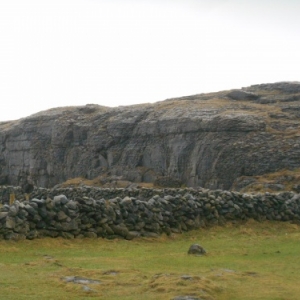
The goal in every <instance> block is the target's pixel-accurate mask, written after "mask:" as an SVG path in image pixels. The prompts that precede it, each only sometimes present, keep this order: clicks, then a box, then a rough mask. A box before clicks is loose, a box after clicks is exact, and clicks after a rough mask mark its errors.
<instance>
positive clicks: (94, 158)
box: [0, 82, 300, 189]
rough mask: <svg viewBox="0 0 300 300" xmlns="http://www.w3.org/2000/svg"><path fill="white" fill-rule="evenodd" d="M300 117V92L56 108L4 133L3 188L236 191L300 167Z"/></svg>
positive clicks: (292, 85) (293, 87) (266, 87)
mask: <svg viewBox="0 0 300 300" xmlns="http://www.w3.org/2000/svg"><path fill="white" fill-rule="evenodd" d="M299 117H300V83H299V82H282V83H275V84H261V85H255V86H250V87H247V88H242V89H241V90H231V91H222V92H217V93H210V94H200V95H194V96H189V97H182V98H176V99H169V100H165V101H162V102H157V103H155V104H143V105H134V106H124V107H118V108H109V107H103V106H98V105H92V104H91V105H86V106H81V107H64V108H54V109H50V110H47V111H43V112H40V113H37V114H35V115H31V116H29V117H27V118H24V119H20V120H17V121H11V122H2V123H0V162H1V164H0V184H12V185H18V184H19V182H20V180H21V178H20V177H21V174H24V172H30V173H31V175H32V177H33V178H34V180H35V182H36V184H37V185H38V186H41V187H52V186H54V185H56V184H58V183H61V182H63V181H65V180H67V179H68V178H74V177H84V178H90V179H91V178H95V177H97V176H99V175H101V174H104V173H105V174H110V175H117V176H122V178H124V179H126V180H129V181H134V182H153V181H154V180H155V179H156V178H157V177H160V176H165V177H167V178H173V179H176V180H178V181H180V182H182V183H183V184H185V185H187V186H202V187H207V188H213V189H216V188H221V189H231V188H232V186H233V184H234V183H235V182H236V181H239V182H240V181H241V178H244V177H245V176H255V175H262V174H265V173H271V172H275V171H279V170H282V169H288V170H293V169H295V168H299V167H300V131H299V128H300V122H299Z"/></svg>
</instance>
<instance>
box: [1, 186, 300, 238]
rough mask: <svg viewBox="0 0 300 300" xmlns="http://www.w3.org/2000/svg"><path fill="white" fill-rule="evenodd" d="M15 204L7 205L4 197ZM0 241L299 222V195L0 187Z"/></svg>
mask: <svg viewBox="0 0 300 300" xmlns="http://www.w3.org/2000/svg"><path fill="white" fill-rule="evenodd" d="M12 191H14V192H15V195H16V199H18V200H16V201H15V202H14V203H13V204H12V205H8V204H6V203H5V202H7V196H8V195H9V194H10V193H11V192H12ZM0 195H2V201H4V205H3V206H2V208H1V209H0V238H2V239H13V240H20V239H34V238H39V237H45V236H49V237H58V236H61V237H63V238H69V239H70V238H80V237H89V238H97V237H103V238H116V237H122V238H125V239H129V240H130V239H133V238H135V237H137V236H151V237H157V236H159V235H160V234H162V233H166V234H171V233H172V232H174V233H180V232H182V231H187V230H192V229H197V228H200V227H205V226H210V225H217V224H218V225H222V224H224V223H225V222H227V221H233V220H247V219H249V218H253V219H256V220H259V221H263V220H277V221H294V222H299V220H300V194H295V193H293V192H284V193H279V194H270V193H265V194H256V195H252V194H251V195H250V194H241V193H238V192H229V191H222V190H207V189H190V188H189V189H101V188H93V187H80V188H65V189H51V190H48V189H35V190H34V191H33V193H32V194H31V198H30V200H29V201H26V200H24V198H23V197H24V196H23V195H22V193H21V189H20V188H19V187H6V186H2V187H0Z"/></svg>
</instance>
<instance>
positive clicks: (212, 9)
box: [0, 0, 300, 121]
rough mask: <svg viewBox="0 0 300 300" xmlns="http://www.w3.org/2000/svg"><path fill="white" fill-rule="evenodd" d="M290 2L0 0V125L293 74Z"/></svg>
mask: <svg viewBox="0 0 300 300" xmlns="http://www.w3.org/2000/svg"><path fill="white" fill-rule="evenodd" d="M299 13H300V1H293V0H285V1H283V0H282V1H278V0H277V1H274V0H273V1H267V0H261V1H257V0H256V1H250V0H249V1H243V0H239V1H238V0H228V1H226V0H224V1H221V0H215V1H204V0H199V1H196V0H190V1H187V0H182V1H180V0H172V1H171V0H165V1H164V0H160V1H158V0H143V1H141V0H139V1H137V0H136V1H134V0H122V1H120V0H110V1H104V0H51V1H48V0H27V1H21V0H0V42H1V47H0V99H1V110H0V121H1V120H8V119H17V118H21V117H26V116H28V115H30V114H32V113H35V112H38V111H41V110H45V109H48V108H52V107H57V106H69V105H85V104H87V103H96V104H100V105H106V106H118V105H129V104H136V103H143V102H155V101H159V100H164V99H166V98H171V97H179V96H183V95H190V94H196V93H202V92H213V91H218V90H223V89H230V88H240V87H242V86H248V85H251V84H257V83H265V82H275V81H286V80H292V81H295V80H300V68H299V65H300V59H299V54H298V53H299V52H300V51H299V50H300V49H299V48H300V41H299V36H300V18H299Z"/></svg>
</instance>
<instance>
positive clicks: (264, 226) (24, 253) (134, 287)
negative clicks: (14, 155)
mask: <svg viewBox="0 0 300 300" xmlns="http://www.w3.org/2000/svg"><path fill="white" fill-rule="evenodd" d="M299 229H300V228H299V226H297V225H295V224H289V223H279V222H264V223H257V222H254V221H249V222H247V223H246V224H237V225H232V224H231V225H230V224H228V225H227V226H226V227H214V228H210V229H201V230H197V231H191V232H188V233H185V234H182V235H175V236H171V237H166V236H162V237H161V238H159V239H149V238H148V239H144V238H143V239H142V238H141V239H136V240H133V241H126V240H111V241H110V240H104V239H94V240H92V239H81V240H80V239H78V240H63V239H60V238H57V239H48V238H45V239H40V240H33V241H28V240H25V241H20V242H12V241H0V299H14V300H15V299H90V298H95V299H112V300H113V299H125V300H126V299H128V300H129V299H146V300H147V299H149V300H150V299H172V298H174V297H175V296H179V295H192V296H197V297H199V298H201V299H206V300H209V299H220V300H227V299H230V300H234V299H246V300H247V299H270V300H271V299H272V300H276V299H278V300H279V299H289V300H293V299H295V300H296V299H299V294H300V285H299V282H300V272H298V266H299V264H300V255H299V253H300V242H299V240H300V230H299ZM193 243H198V244H201V245H202V246H203V247H204V248H205V249H206V250H207V252H208V253H207V255H205V256H198V257H197V256H189V255H187V250H188V248H189V246H190V245H191V244H193ZM67 276H79V277H83V278H89V279H93V280H98V281H100V283H99V284H76V283H73V282H66V281H65V280H64V278H65V277H67ZM84 289H85V290H84ZM88 289H90V290H88Z"/></svg>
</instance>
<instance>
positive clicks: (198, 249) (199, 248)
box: [188, 244, 206, 255]
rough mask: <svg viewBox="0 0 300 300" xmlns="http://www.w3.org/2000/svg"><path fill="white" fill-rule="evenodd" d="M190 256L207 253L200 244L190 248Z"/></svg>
mask: <svg viewBox="0 0 300 300" xmlns="http://www.w3.org/2000/svg"><path fill="white" fill-rule="evenodd" d="M188 254H197V255H203V254H206V251H205V249H204V248H203V247H202V246H200V245H198V244H193V245H191V246H190V248H189V250H188Z"/></svg>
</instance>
